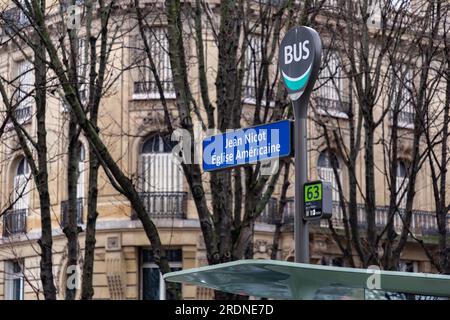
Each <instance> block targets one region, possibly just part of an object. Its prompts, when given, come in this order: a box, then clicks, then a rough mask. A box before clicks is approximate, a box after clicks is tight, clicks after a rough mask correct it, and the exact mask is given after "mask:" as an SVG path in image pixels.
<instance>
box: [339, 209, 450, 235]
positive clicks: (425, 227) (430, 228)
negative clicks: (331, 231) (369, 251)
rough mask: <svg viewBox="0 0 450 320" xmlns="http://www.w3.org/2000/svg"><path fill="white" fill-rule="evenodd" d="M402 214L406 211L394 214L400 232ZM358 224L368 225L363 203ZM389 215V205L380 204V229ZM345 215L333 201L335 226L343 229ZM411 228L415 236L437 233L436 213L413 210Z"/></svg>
mask: <svg viewBox="0 0 450 320" xmlns="http://www.w3.org/2000/svg"><path fill="white" fill-rule="evenodd" d="M401 215H404V211H403V210H400V212H399V213H398V214H395V215H394V221H393V224H394V230H395V231H396V232H397V233H400V232H401V231H402V228H403V221H402V218H401ZM357 216H358V226H360V227H361V228H365V227H367V220H366V214H365V207H364V205H362V204H358V208H357ZM388 216H389V207H385V206H379V207H377V208H376V211H375V225H376V227H377V228H378V229H380V230H381V229H382V228H384V227H385V226H386V224H387V222H388ZM342 219H343V215H342V210H341V208H340V206H339V203H338V202H337V201H334V202H333V217H332V220H333V226H334V227H335V228H336V229H343V228H344V224H343V222H342ZM447 225H448V226H449V227H450V216H449V217H447ZM410 230H411V232H412V233H413V235H415V236H425V235H437V233H438V227H437V221H436V215H435V213H434V212H431V211H421V210H413V213H412V220H411V226H410Z"/></svg>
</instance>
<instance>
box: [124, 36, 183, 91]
mask: <svg viewBox="0 0 450 320" xmlns="http://www.w3.org/2000/svg"><path fill="white" fill-rule="evenodd" d="M166 31H167V30H166V29H165V28H151V29H148V30H147V31H146V36H147V41H148V44H149V46H150V52H151V56H152V59H153V62H154V64H155V69H156V73H157V74H158V77H159V80H160V82H161V86H162V89H163V91H164V97H165V98H171V99H173V98H175V87H174V85H173V80H172V69H171V67H170V57H169V51H168V50H169V41H168V39H167V35H166V33H167V32H166ZM139 37H140V36H137V37H136V41H135V42H136V44H138V45H137V48H136V49H137V52H138V54H137V57H136V58H137V59H138V61H140V62H139V67H138V75H137V81H134V88H133V98H134V99H160V93H159V90H158V86H157V84H156V80H155V77H154V74H153V71H152V70H151V67H150V66H151V65H150V60H149V59H148V55H147V53H146V52H145V49H144V47H143V44H142V39H140V38H139Z"/></svg>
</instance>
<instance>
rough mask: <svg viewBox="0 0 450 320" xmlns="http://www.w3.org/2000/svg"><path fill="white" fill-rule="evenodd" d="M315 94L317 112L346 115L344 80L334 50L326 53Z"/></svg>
mask: <svg viewBox="0 0 450 320" xmlns="http://www.w3.org/2000/svg"><path fill="white" fill-rule="evenodd" d="M318 84H319V88H318V93H317V96H316V99H315V100H316V101H317V108H318V111H319V113H321V114H326V115H330V116H336V117H346V116H347V114H346V111H347V110H348V101H347V100H348V99H347V98H346V97H345V96H344V94H343V92H344V80H343V72H342V66H341V62H340V59H339V56H338V55H337V53H335V52H329V53H328V59H325V66H324V67H323V69H322V71H321V72H320V75H319V79H318Z"/></svg>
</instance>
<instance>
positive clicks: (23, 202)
mask: <svg viewBox="0 0 450 320" xmlns="http://www.w3.org/2000/svg"><path fill="white" fill-rule="evenodd" d="M30 180H31V177H30V166H29V165H28V162H27V160H26V159H25V158H22V159H21V160H20V161H19V165H18V166H17V171H16V175H15V176H14V205H13V209H14V210H28V206H29V194H30V183H31V181H30Z"/></svg>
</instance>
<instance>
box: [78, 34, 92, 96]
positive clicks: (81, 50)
mask: <svg viewBox="0 0 450 320" xmlns="http://www.w3.org/2000/svg"><path fill="white" fill-rule="evenodd" d="M77 63H78V65H77V73H78V92H79V94H80V102H81V103H82V104H85V103H86V102H87V99H88V95H89V91H88V88H89V86H88V83H87V79H88V74H87V73H88V72H89V70H88V65H87V61H86V41H85V39H78V59H77Z"/></svg>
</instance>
